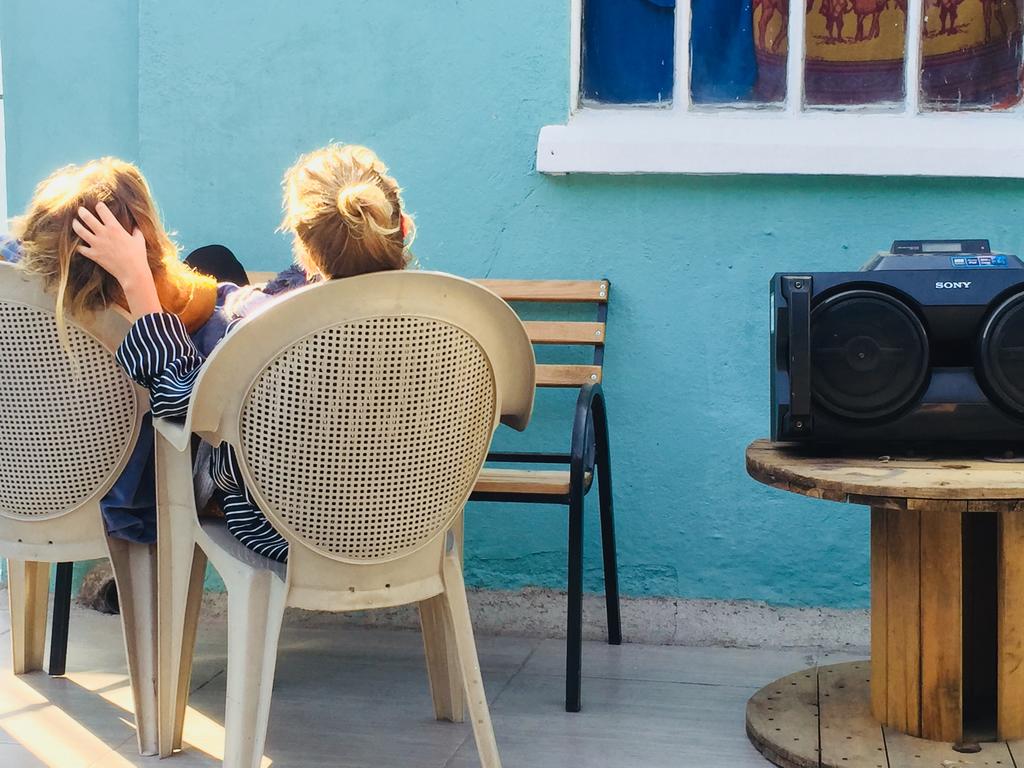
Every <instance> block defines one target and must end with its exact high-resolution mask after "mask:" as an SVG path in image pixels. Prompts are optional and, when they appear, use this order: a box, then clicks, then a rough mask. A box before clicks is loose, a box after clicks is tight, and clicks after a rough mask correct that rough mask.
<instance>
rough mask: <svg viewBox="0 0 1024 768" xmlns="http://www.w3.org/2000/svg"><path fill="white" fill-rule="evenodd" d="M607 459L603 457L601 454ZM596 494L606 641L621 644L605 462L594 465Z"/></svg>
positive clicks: (609, 485)
mask: <svg viewBox="0 0 1024 768" xmlns="http://www.w3.org/2000/svg"><path fill="white" fill-rule="evenodd" d="M605 458H606V459H607V457H605ZM598 470H599V471H598V483H599V485H598V496H599V499H600V506H601V549H602V554H603V555H604V602H605V610H606V612H607V615H608V645H622V615H621V612H620V608H619V565H618V561H617V560H618V558H617V556H616V551H615V513H614V511H613V508H612V471H611V467H610V466H609V465H608V464H607V463H603V464H601V465H600V466H599V467H598Z"/></svg>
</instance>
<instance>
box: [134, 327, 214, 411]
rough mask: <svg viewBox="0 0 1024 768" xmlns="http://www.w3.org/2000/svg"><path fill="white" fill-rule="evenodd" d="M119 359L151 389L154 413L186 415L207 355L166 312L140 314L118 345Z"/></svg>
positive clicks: (136, 377) (135, 376)
mask: <svg viewBox="0 0 1024 768" xmlns="http://www.w3.org/2000/svg"><path fill="white" fill-rule="evenodd" d="M117 361H118V363H120V364H121V367H122V368H124V370H125V372H126V373H127V374H128V375H129V376H130V377H131V378H132V379H133V380H134V381H135V382H137V383H138V384H140V385H141V386H143V387H146V389H148V390H149V396H150V410H151V411H152V413H153V416H155V417H156V418H176V417H184V416H185V414H186V413H187V412H188V402H189V398H190V397H191V395H192V387H193V386H194V385H195V381H196V377H197V376H198V375H199V370H200V368H201V367H202V365H203V362H204V358H203V356H202V354H200V352H199V350H198V349H196V346H195V344H193V343H192V339H190V338H189V335H188V331H186V330H185V325H184V323H182V322H181V319H180V318H178V317H177V316H176V315H172V314H170V313H167V312H156V313H153V314H150V315H143V316H142V317H140V318H139V319H138V320H136V321H135V324H134V325H133V326H132V327H131V329H130V330H129V331H128V335H127V336H126V337H125V339H124V341H123V342H121V346H120V347H118V350H117Z"/></svg>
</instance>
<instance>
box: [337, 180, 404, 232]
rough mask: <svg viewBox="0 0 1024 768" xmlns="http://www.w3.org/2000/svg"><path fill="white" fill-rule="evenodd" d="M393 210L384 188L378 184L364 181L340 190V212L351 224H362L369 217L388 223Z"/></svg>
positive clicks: (378, 221) (379, 222)
mask: <svg viewBox="0 0 1024 768" xmlns="http://www.w3.org/2000/svg"><path fill="white" fill-rule="evenodd" d="M393 212H394V211H393V208H392V205H391V203H390V202H389V201H388V198H387V195H385V194H384V190H383V189H381V188H380V187H379V186H377V185H376V184H371V183H370V182H368V181H364V182H360V183H357V184H349V185H347V186H344V187H342V188H341V189H340V190H339V191H338V213H340V214H341V215H342V216H343V217H344V218H345V220H346V221H348V222H349V223H351V224H361V223H363V222H364V221H365V220H366V219H367V217H369V218H371V219H373V220H375V221H376V222H377V223H378V224H381V223H386V222H387V221H389V220H390V219H391V215H392V213H393Z"/></svg>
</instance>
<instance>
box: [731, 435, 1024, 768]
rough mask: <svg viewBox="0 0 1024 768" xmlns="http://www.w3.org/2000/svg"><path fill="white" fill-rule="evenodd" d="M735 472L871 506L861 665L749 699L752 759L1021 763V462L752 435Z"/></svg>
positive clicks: (948, 765) (882, 764)
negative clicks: (743, 468) (857, 449)
mask: <svg viewBox="0 0 1024 768" xmlns="http://www.w3.org/2000/svg"><path fill="white" fill-rule="evenodd" d="M747 471H748V472H749V473H750V475H751V477H753V478H754V479H755V480H758V481H759V482H762V483H764V484H766V485H770V486H772V487H775V488H781V489H783V490H786V491H791V492H793V493H799V494H801V495H804V496H809V497H811V498H818V499H827V500H830V501H840V502H848V503H851V504H863V505H865V506H868V507H870V508H871V661H870V663H869V662H867V661H864V662H858V663H853V664H841V665H836V666H831V667H817V668H813V669H810V670H805V671H802V672H798V673H795V674H793V675H790V676H789V677H786V678H782V679H781V680H777V681H776V682H774V683H772V684H771V685H768V686H766V687H765V688H764V689H762V690H761V691H759V692H758V693H757V694H755V695H754V697H753V698H751V699H750V702H749V703H748V705H747V733H748V734H749V736H750V738H751V741H753V743H754V745H755V746H756V747H757V748H758V749H759V750H760V751H761V752H762V754H764V755H765V756H766V757H768V759H769V760H771V761H772V762H774V763H775V764H776V765H780V766H783V767H784V768H819V766H820V767H821V768H838V767H839V766H844V767H845V768H905V767H907V768H909V766H919V767H920V768H926V767H927V768H933V767H934V768H940V767H941V768H953V767H954V766H1005V767H1006V768H1014V766H1018V767H1024V741H1017V740H1021V739H1024V501H1022V499H1024V464H1020V463H1012V462H1000V461H998V460H988V459H984V458H977V457H975V458H971V459H960V458H948V457H945V458H924V459H917V458H910V459H904V458H897V457H895V456H894V457H892V458H890V457H879V456H870V457H866V456H859V457H858V456H844V457H834V456H833V457H823V456H821V455H815V454H814V453H812V452H809V451H807V450H806V449H800V448H796V447H793V446H778V445H772V444H771V443H770V442H769V441H767V440H757V441H755V442H754V443H752V444H751V445H750V447H749V448H747ZM954 745H958V748H957V749H956V750H954V749H953V746H954ZM979 747H980V750H981V751H980V752H977V751H973V752H971V751H967V752H965V751H964V750H965V749H966V750H976V749H977V748H979ZM1014 755H1015V756H1016V758H1017V760H1019V761H1020V762H1014Z"/></svg>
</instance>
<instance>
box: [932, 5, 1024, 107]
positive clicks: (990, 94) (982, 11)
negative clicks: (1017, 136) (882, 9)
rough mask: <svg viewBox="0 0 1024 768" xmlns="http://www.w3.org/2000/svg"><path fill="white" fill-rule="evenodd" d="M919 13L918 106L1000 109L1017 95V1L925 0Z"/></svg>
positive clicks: (1018, 45)
mask: <svg viewBox="0 0 1024 768" xmlns="http://www.w3.org/2000/svg"><path fill="white" fill-rule="evenodd" d="M924 14H925V16H924V39H923V41H922V48H923V51H922V53H923V57H924V60H923V65H922V70H921V103H922V106H923V108H925V109H931V110H945V111H957V110H971V109H1005V108H1007V107H1010V106H1013V105H1014V104H1016V103H1017V102H1018V101H1020V98H1021V85H1020V83H1021V18H1022V15H1024V14H1021V10H1020V5H1019V4H1018V2H1016V1H1015V0H925V9H924Z"/></svg>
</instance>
